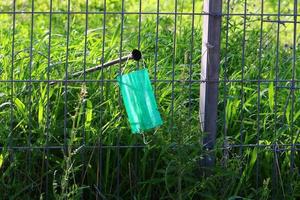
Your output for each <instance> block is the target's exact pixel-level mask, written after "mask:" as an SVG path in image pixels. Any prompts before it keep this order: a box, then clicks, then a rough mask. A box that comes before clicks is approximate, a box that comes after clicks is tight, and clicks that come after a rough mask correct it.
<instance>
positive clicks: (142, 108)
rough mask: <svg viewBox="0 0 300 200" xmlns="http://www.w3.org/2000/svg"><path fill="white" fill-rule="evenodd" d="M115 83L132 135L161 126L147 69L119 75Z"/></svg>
mask: <svg viewBox="0 0 300 200" xmlns="http://www.w3.org/2000/svg"><path fill="white" fill-rule="evenodd" d="M117 81H118V83H119V86H120V89H121V94H122V98H123V102H124V105H125V109H126V112H127V116H128V119H129V123H130V127H131V132H132V133H142V132H144V131H147V130H150V129H153V128H155V127H157V126H160V125H162V123H163V122H162V119H161V116H160V113H159V111H158V108H157V104H156V101H155V97H154V93H153V90H152V86H151V83H150V78H149V74H148V70H147V69H142V70H138V71H134V72H131V73H129V74H125V75H120V76H118V77H117Z"/></svg>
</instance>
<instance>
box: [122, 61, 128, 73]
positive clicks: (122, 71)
mask: <svg viewBox="0 0 300 200" xmlns="http://www.w3.org/2000/svg"><path fill="white" fill-rule="evenodd" d="M128 60H129V57H128V58H127V60H126V63H125V65H124V67H123V69H122V71H121V75H123V72H124V70H125V68H126V67H127V64H128Z"/></svg>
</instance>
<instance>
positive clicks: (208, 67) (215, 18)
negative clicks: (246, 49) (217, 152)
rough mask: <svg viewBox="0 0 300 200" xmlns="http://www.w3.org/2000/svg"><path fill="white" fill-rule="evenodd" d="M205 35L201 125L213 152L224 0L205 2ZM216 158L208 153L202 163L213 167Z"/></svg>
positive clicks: (206, 142) (202, 61)
mask: <svg viewBox="0 0 300 200" xmlns="http://www.w3.org/2000/svg"><path fill="white" fill-rule="evenodd" d="M203 9H204V13H206V14H205V15H203V35H202V58H201V80H203V81H205V82H202V83H201V84H200V113H199V114H200V123H201V128H202V131H203V132H204V138H203V145H204V149H206V150H208V152H211V151H210V150H212V149H213V148H214V144H215V140H216V132H217V107H218V80H219V65H220V38H221V37H220V35H221V18H222V15H221V13H222V0H204V4H203ZM214 164H215V159H214V156H213V154H212V153H208V154H207V155H206V156H205V157H204V158H203V160H202V165H203V166H205V167H209V166H213V165H214Z"/></svg>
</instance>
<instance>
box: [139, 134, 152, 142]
mask: <svg viewBox="0 0 300 200" xmlns="http://www.w3.org/2000/svg"><path fill="white" fill-rule="evenodd" d="M141 134H142V137H143V142H144V144H145V145H148V144H150V143H151V142H152V140H150V141H147V140H146V136H145V133H144V132H142V133H141Z"/></svg>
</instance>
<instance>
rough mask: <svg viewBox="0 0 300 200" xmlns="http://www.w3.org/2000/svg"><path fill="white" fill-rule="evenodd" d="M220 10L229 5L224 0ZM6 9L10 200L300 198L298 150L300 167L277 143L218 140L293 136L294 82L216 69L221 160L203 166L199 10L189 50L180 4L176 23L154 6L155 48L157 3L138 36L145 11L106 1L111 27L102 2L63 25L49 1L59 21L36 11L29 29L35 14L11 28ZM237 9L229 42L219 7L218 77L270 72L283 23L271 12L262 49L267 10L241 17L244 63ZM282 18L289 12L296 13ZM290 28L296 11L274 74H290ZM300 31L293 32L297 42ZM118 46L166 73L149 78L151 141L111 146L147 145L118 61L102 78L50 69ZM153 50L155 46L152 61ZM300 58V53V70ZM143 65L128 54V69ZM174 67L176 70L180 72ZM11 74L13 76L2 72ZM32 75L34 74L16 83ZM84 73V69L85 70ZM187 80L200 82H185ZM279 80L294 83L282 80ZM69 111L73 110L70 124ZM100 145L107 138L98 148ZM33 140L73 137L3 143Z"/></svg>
mask: <svg viewBox="0 0 300 200" xmlns="http://www.w3.org/2000/svg"><path fill="white" fill-rule="evenodd" d="M16 2H17V4H16V10H22V11H29V12H30V11H31V1H25V0H24V1H20V0H17V1H16ZM70 2H71V10H72V11H83V12H85V11H86V2H85V1H84V0H80V1H75V0H74V1H73V0H72V1H70ZM195 2H196V4H195V5H196V7H195V10H196V12H201V10H202V1H200V0H199V1H198V0H197V1H195ZM259 2H260V1H253V2H251V3H249V5H248V9H249V10H248V12H254V13H258V14H259V13H260V3H259ZM276 3H277V2H276V1H269V2H267V3H266V5H265V12H268V13H277V9H276V8H277V7H276ZM283 4H286V5H283V6H282V12H291V11H289V9H291V8H292V7H291V4H290V3H283ZM67 6H68V5H67V1H66V0H63V1H57V0H53V11H67V8H68V7H67ZM156 6H157V4H156V1H148V2H147V3H146V2H144V1H143V2H142V11H143V12H156ZM177 9H178V12H191V10H192V1H187V0H179V1H178V8H177ZM34 10H35V11H47V12H48V11H49V10H50V5H49V2H48V1H38V2H35V9H34ZM88 10H89V11H91V12H92V11H98V12H99V11H103V2H98V1H96V0H94V1H92V0H90V1H89V6H88ZM121 10H122V5H121V1H112V0H110V1H107V11H109V12H120V11H121ZM138 10H139V3H138V2H137V1H133V0H130V1H129V0H128V1H127V0H126V1H125V11H128V12H138ZM223 10H224V11H226V3H224V8H223ZM0 11H12V4H11V1H6V0H5V1H2V2H1V3H0ZM160 11H162V12H174V3H173V2H172V3H170V2H168V1H161V4H160ZM230 11H231V12H235V13H243V1H238V0H236V1H233V2H231V9H230ZM12 17H13V15H11V14H1V15H0V21H1V29H0V80H1V81H2V82H1V83H0V124H1V127H0V133H1V134H0V144H1V146H4V149H3V151H2V152H1V154H0V172H1V175H0V185H1V187H0V192H1V198H2V199H20V198H22V199H38V198H39V199H44V198H46V195H48V197H49V199H80V198H81V196H84V197H85V199H95V198H96V196H97V195H98V197H101V198H100V199H116V198H117V197H118V194H119V195H120V196H121V197H122V199H159V198H160V199H235V198H237V197H243V198H245V199H270V198H271V197H272V194H273V195H275V197H276V198H278V199H283V198H287V199H289V198H290V199H292V198H299V195H300V194H299V187H300V183H299V181H298V180H297V178H298V177H297V174H296V173H291V172H290V162H291V161H290V159H291V157H294V159H295V163H296V165H295V167H296V168H295V169H294V170H295V171H296V172H297V171H298V170H299V169H298V168H297V166H298V165H299V158H298V157H299V154H298V152H291V151H286V152H283V151H280V152H278V153H277V154H274V153H273V152H272V151H271V149H270V147H262V148H253V147H249V148H247V147H245V148H243V149H242V150H240V149H239V148H231V149H229V150H228V151H225V150H224V149H223V146H224V142H225V143H229V144H231V145H237V144H240V143H243V144H256V143H258V142H259V143H260V144H265V145H270V144H275V143H278V144H290V143H299V138H298V132H299V125H300V123H299V116H300V114H299V113H300V112H299V111H298V107H299V103H300V102H299V99H297V95H298V93H299V91H298V90H295V97H296V98H295V99H294V100H293V101H292V98H291V97H290V98H288V96H289V88H286V89H284V88H280V89H278V88H276V84H275V83H273V82H261V84H260V93H259V94H258V83H257V82H247V81H246V82H244V83H240V82H229V83H224V82H222V81H221V82H220V84H219V105H218V106H219V109H218V121H217V124H218V138H217V144H216V149H215V151H214V153H215V154H216V158H217V159H216V162H217V164H216V167H215V168H214V169H212V173H213V174H214V176H209V177H203V176H202V170H203V169H199V160H200V159H201V157H202V156H204V155H205V153H204V152H202V150H201V144H200V143H199V140H200V138H201V137H202V136H203V134H202V133H201V130H200V128H199V119H198V110H199V89H200V85H199V83H198V82H197V81H198V80H200V64H199V61H200V58H201V34H202V31H201V25H202V17H201V16H199V15H196V16H195V24H194V26H195V31H194V35H193V37H194V46H193V49H191V48H192V47H191V38H192V16H184V15H180V14H178V16H177V24H176V27H177V31H176V34H175V35H174V26H175V24H174V23H175V22H174V16H173V15H167V14H163V15H160V17H159V27H158V30H159V32H158V50H157V52H156V46H155V39H156V15H150V14H149V15H142V22H141V32H140V44H139V43H138V38H139V36H138V31H139V26H138V19H139V16H138V15H135V14H130V15H125V16H124V21H123V31H122V29H121V15H117V14H114V15H111V14H108V15H107V16H106V25H105V40H103V30H104V27H103V15H102V14H89V15H88V31H87V34H85V26H86V24H85V22H86V15H85V14H72V15H70V18H69V27H68V26H67V24H68V18H67V15H66V14H53V15H52V24H51V25H52V29H51V34H50V31H49V24H50V20H49V19H50V16H49V14H35V15H34V18H33V20H34V21H33V23H34V29H33V35H31V14H17V15H15V18H16V24H15V36H14V38H13V34H12V33H13V26H12ZM287 18H288V17H287ZM274 19H276V18H274ZM243 20H244V19H243V17H240V16H235V17H231V18H230V21H229V31H228V35H229V40H228V47H227V49H226V46H225V44H226V17H223V24H222V41H221V46H222V49H221V69H220V79H221V80H224V78H225V77H226V78H227V79H229V80H240V79H242V78H244V79H246V80H257V79H258V78H260V79H265V80H274V79H275V77H276V50H277V49H276V39H277V38H276V31H277V25H276V24H272V23H264V27H263V36H262V38H263V42H262V56H261V62H260V59H259V55H260V53H259V49H260V43H259V42H260V40H259V38H260V16H257V17H247V18H246V20H247V24H246V43H245V60H244V70H243V71H242V64H243V63H242V48H243V46H242V41H243ZM287 20H292V17H289V18H288V19H287ZM292 30H293V26H292V24H286V25H285V26H281V27H280V40H279V60H278V70H277V71H278V74H277V76H278V77H279V79H283V80H285V79H291V77H292V61H293V60H292V52H293V50H292V49H291V48H290V47H291V45H292V43H293V40H292V37H293V32H292ZM297 33H298V32H297ZM121 34H122V38H123V39H122V43H121V37H120V35H121ZM31 36H32V38H33V40H32V41H33V43H32V47H33V48H32V52H31V51H30V46H31V43H30V41H31ZM174 36H176V41H175V44H176V46H175V49H174V38H175V37H174ZM67 38H68V39H69V43H68V44H67ZM13 39H14V44H15V45H14V51H13V54H14V56H13V58H12V50H13V49H12V41H13ZM49 39H50V40H51V45H50V54H48V51H49ZM85 39H86V40H87V46H86V47H85ZM299 42H300V41H299V34H298V35H297V48H298V47H299ZM67 45H68V54H67V52H66V50H67ZM103 45H104V54H103V55H102V47H103ZM121 45H122V49H121V51H122V54H123V55H125V54H127V53H129V52H130V51H131V50H132V49H133V48H137V47H138V45H140V49H141V51H142V53H143V56H144V59H145V62H146V64H147V66H146V67H147V68H148V69H149V72H150V76H151V79H152V80H154V79H156V80H158V81H156V82H153V88H154V90H155V94H156V98H157V102H158V105H159V109H160V112H161V114H162V118H163V120H164V125H163V126H162V127H160V128H159V129H158V130H157V132H156V133H155V134H154V131H153V132H149V133H147V134H146V135H145V137H146V141H148V142H149V144H147V145H146V147H145V148H111V146H114V145H136V144H141V145H143V144H144V142H143V137H142V136H141V135H132V134H131V133H130V128H129V123H128V122H127V119H126V113H125V109H124V106H123V105H122V103H121V97H120V93H119V88H118V86H117V83H116V81H115V78H116V76H117V75H118V74H119V72H120V66H116V67H111V68H109V69H106V70H103V71H99V72H95V73H93V74H90V75H87V76H86V80H102V81H99V82H89V81H88V82H86V83H76V82H74V83H69V84H68V86H67V90H65V86H64V85H62V84H56V85H53V86H48V84H47V83H46V82H43V81H42V80H48V79H49V80H63V78H64V77H65V75H66V69H67V72H68V73H69V74H71V73H73V72H76V71H79V70H82V69H83V68H84V67H86V68H89V67H93V66H95V65H98V64H100V63H101V60H102V58H103V59H104V61H109V60H112V59H115V58H118V56H119V53H120V48H121ZM85 49H86V54H85ZM173 52H175V54H174V53H173ZM155 53H157V55H158V57H157V59H158V60H157V66H156V67H155V64H156V63H155ZM31 54H32V60H31V56H30V55H31ZM191 55H192V59H191ZM297 55H299V50H298V49H297ZM48 58H50V59H48ZM12 59H13V61H14V63H13V64H14V65H13V66H14V67H13V69H12ZM48 62H49V63H50V65H48ZM173 63H174V66H173ZM298 63H299V59H298V57H297V63H296V64H297V67H296V70H295V78H296V79H297V77H298V76H297V75H298V74H299V72H298V70H299V67H298V65H299V64H298ZM121 67H123V66H121ZM137 67H138V66H137V65H136V64H135V63H134V62H131V61H130V62H129V63H128V65H127V66H126V70H125V71H126V72H129V71H131V70H134V69H136V68H137ZM173 67H174V68H173ZM173 71H174V80H176V81H175V82H172V74H173ZM155 72H156V73H155ZM11 79H13V80H17V81H16V82H13V83H12V82H3V81H6V80H7V81H8V80H11ZM30 79H32V80H36V81H35V82H32V83H28V82H27V83H25V82H22V80H30ZM78 79H79V80H84V77H79V78H78ZM190 79H191V80H195V82H192V83H189V80H190ZM39 81H42V82H39ZM278 85H280V86H290V84H288V83H278ZM297 85H298V84H297ZM242 91H243V95H241V92H242ZM12 94H13V95H12ZM65 98H66V99H67V104H65ZM225 99H226V102H224V100H225ZM258 99H259V100H260V103H259V107H258ZM48 100H49V101H48ZM242 101H243V102H244V104H243V106H242V105H241V102H242ZM293 102H294V103H293ZM224 103H226V104H224ZM172 108H174V109H172ZM258 111H260V112H259V113H258ZM258 117H259V119H260V120H258ZM64 119H67V120H66V124H65V120H64ZM225 122H226V126H225ZM224 127H225V128H224ZM258 127H259V128H258ZM225 133H226V137H225ZM241 133H242V136H243V137H241ZM83 144H85V145H86V146H89V147H90V148H85V147H84V145H83ZM100 144H101V145H104V146H110V147H107V148H102V149H99V148H93V146H98V145H100ZM29 145H31V146H33V147H40V146H45V145H48V146H63V145H67V146H68V148H66V149H50V150H49V151H46V150H43V149H39V148H35V149H34V150H32V151H26V150H15V151H12V150H9V147H10V146H19V147H22V146H29ZM281 148H282V146H281ZM287 148H289V147H287ZM292 154H293V156H292ZM274 166H275V167H276V169H274ZM118 169H119V170H120V174H119V177H120V179H119V180H120V185H119V190H118V185H117V178H118V174H117V171H118ZM274 170H275V171H277V174H275V175H273V174H272V172H273V171H274ZM257 173H259V176H258V179H256V175H257ZM274 176H275V177H277V178H276V179H274V178H273V177H274ZM287 183H288V184H287ZM47 186H48V194H46V187H47ZM97 187H98V189H97ZM1 198H0V199H1Z"/></svg>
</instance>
